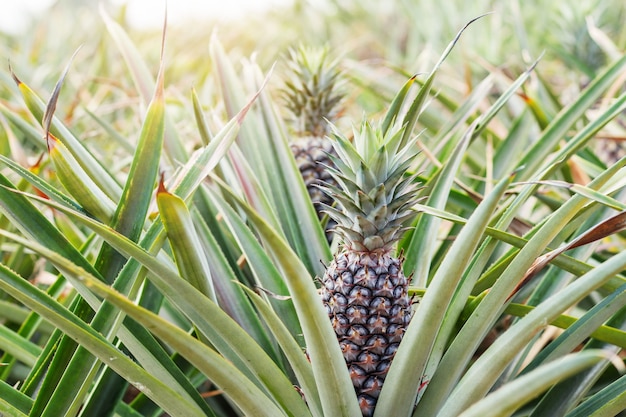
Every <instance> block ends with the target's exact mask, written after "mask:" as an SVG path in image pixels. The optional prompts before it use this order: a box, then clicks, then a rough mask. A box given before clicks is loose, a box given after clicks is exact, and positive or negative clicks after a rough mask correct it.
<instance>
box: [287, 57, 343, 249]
mask: <svg viewBox="0 0 626 417" xmlns="http://www.w3.org/2000/svg"><path fill="white" fill-rule="evenodd" d="M288 70H289V78H288V80H287V81H286V82H285V88H284V90H283V94H284V95H283V98H284V101H285V103H286V108H287V110H288V111H289V113H290V115H291V117H290V125H291V127H292V130H293V134H294V135H293V139H292V141H291V143H290V147H291V151H292V152H293V154H294V157H295V159H296V163H297V165H298V169H299V170H300V173H301V174H302V178H303V179H304V183H305V185H306V187H307V190H308V192H309V195H310V196H311V201H313V203H314V204H315V208H316V211H317V213H318V216H319V217H320V219H322V218H323V213H322V211H321V210H320V205H319V204H320V203H324V204H327V205H330V204H332V199H331V197H330V196H327V195H325V194H324V193H322V192H321V191H320V190H319V188H317V185H319V184H320V183H321V182H328V183H332V184H336V183H335V181H334V179H333V178H332V177H331V176H330V174H329V173H328V171H327V170H326V167H327V166H332V165H333V162H332V161H331V159H330V158H329V157H328V155H329V154H332V153H333V152H334V151H333V147H332V145H331V143H330V141H329V140H328V139H327V138H326V135H327V134H328V132H329V122H333V121H334V120H336V119H337V117H338V116H339V114H340V104H341V102H342V100H343V98H344V93H343V91H342V84H343V80H342V76H341V71H340V70H339V68H338V62H337V61H331V60H330V59H329V57H328V50H327V49H314V48H305V47H300V48H299V49H297V50H291V51H290V53H289V61H288ZM333 226H334V224H333V222H332V221H331V222H329V223H328V224H327V228H326V229H327V236H328V238H329V240H331V235H330V231H329V230H330V229H331V228H332V227H333Z"/></svg>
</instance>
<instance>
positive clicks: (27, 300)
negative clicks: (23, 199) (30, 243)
mask: <svg viewBox="0 0 626 417" xmlns="http://www.w3.org/2000/svg"><path fill="white" fill-rule="evenodd" d="M0 233H2V234H4V235H5V236H7V234H6V232H4V231H0ZM11 238H12V239H14V240H17V241H20V240H22V239H21V238H19V237H17V236H11ZM22 243H25V244H27V242H22ZM34 246H35V247H38V246H39V245H38V244H35V245H34ZM41 249H42V250H41V251H42V252H44V251H47V249H44V248H43V247H42V248H41ZM54 256H58V255H54ZM68 265H71V263H69V262H68ZM74 269H75V270H76V271H82V272H80V274H83V275H84V277H88V279H89V280H91V281H98V280H97V279H96V278H95V277H93V276H92V275H90V274H88V273H86V272H85V271H84V270H81V269H80V268H76V267H75V266H74ZM81 278H83V276H82V275H81ZM98 282H99V281H98ZM102 285H104V284H102ZM0 289H2V290H3V291H6V292H7V293H9V294H10V295H11V296H13V297H14V298H16V299H17V300H18V301H20V302H21V303H23V304H25V305H26V306H28V307H29V308H31V309H32V310H33V311H36V312H37V313H38V314H40V315H41V316H42V317H44V318H45V319H46V320H48V321H50V322H51V323H52V324H54V325H55V326H56V327H58V328H59V329H61V330H62V331H63V332H64V333H66V334H68V335H70V336H71V337H72V338H73V339H75V340H77V341H78V342H79V343H80V344H81V346H83V347H85V348H87V349H89V351H90V352H92V353H93V354H94V355H96V356H97V357H98V358H99V359H100V360H101V361H102V362H104V363H106V364H107V365H108V366H110V367H111V368H113V369H115V371H116V372H118V373H119V374H120V375H122V376H123V377H124V378H126V379H127V380H128V381H132V383H133V384H134V385H135V386H136V387H138V388H139V389H140V390H142V391H144V392H145V393H146V394H147V395H149V396H150V398H152V399H153V401H155V402H157V403H159V404H160V405H161V406H162V407H163V409H164V410H166V411H167V412H168V413H170V414H171V415H172V416H174V415H178V416H181V417H182V416H189V417H191V416H198V417H200V416H203V413H201V412H200V410H199V408H198V407H197V405H195V404H193V403H191V402H189V401H188V400H187V399H185V398H183V397H181V396H180V395H179V394H178V393H176V392H174V391H173V390H172V389H171V388H169V387H168V385H167V384H165V383H163V382H162V381H161V380H159V379H157V378H155V377H153V376H151V375H150V374H149V373H147V372H146V371H145V370H144V369H143V368H141V367H140V366H139V365H137V364H135V363H134V362H133V361H132V360H131V359H129V358H128V357H126V356H125V355H124V354H123V353H122V352H120V351H119V350H118V349H116V348H115V347H114V346H113V345H111V344H110V343H109V342H108V341H107V340H106V339H105V338H104V337H103V336H102V335H101V334H99V333H98V332H96V331H95V330H93V329H92V328H91V327H90V326H89V325H88V324H86V323H84V322H83V321H81V320H80V319H78V318H77V317H76V316H75V315H74V314H73V313H72V312H70V311H68V310H67V309H65V308H64V307H62V306H61V305H59V304H58V303H57V302H56V301H54V300H53V299H52V298H50V297H48V296H47V295H46V294H45V293H43V292H41V291H40V290H38V289H37V288H35V287H33V286H32V285H31V284H30V283H28V282H27V281H25V280H24V279H22V277H19V276H17V275H15V274H14V273H12V272H11V271H10V270H8V269H6V268H5V267H4V265H2V264H0Z"/></svg>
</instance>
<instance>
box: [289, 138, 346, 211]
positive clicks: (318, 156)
mask: <svg viewBox="0 0 626 417" xmlns="http://www.w3.org/2000/svg"><path fill="white" fill-rule="evenodd" d="M290 148H291V152H292V153H293V155H294V158H295V159H296V164H297V166H298V169H299V170H300V174H301V175H302V179H303V180H304V185H305V186H306V188H307V191H308V193H309V196H310V198H311V201H312V202H313V204H315V205H316V207H315V209H316V211H317V213H318V217H319V218H320V219H321V218H322V217H323V216H324V213H322V211H321V209H320V203H322V204H327V205H332V204H333V200H332V198H331V197H330V196H328V195H326V194H325V193H323V192H322V191H321V190H320V188H319V187H318V185H320V184H323V183H330V184H336V182H335V180H334V179H333V178H332V176H331V175H330V173H329V172H328V170H327V169H326V168H327V167H329V166H333V165H334V164H333V161H332V160H331V159H330V158H329V156H328V155H331V154H334V153H335V151H334V149H333V147H332V144H331V143H330V141H329V140H328V139H326V138H323V137H315V136H308V137H304V138H300V139H298V140H295V141H294V142H292V143H291V144H290Z"/></svg>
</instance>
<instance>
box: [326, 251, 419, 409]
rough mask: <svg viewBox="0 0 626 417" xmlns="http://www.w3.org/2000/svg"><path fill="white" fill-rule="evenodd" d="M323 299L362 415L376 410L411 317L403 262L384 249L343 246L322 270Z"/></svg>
mask: <svg viewBox="0 0 626 417" xmlns="http://www.w3.org/2000/svg"><path fill="white" fill-rule="evenodd" d="M322 283H323V285H322V289H321V297H322V302H323V304H324V306H325V308H326V311H327V313H328V316H329V318H330V320H331V323H332V325H333V328H334V330H335V333H336V335H337V340H338V341H339V345H340V347H341V350H342V352H343V356H344V359H345V361H346V365H347V367H348V369H349V371H350V377H351V379H352V383H353V385H354V389H355V391H356V394H357V398H358V400H359V406H360V407H361V412H362V414H363V416H364V417H370V416H372V415H373V414H374V408H375V406H376V402H377V400H378V396H379V394H380V390H381V388H382V384H383V382H384V380H385V377H386V375H387V372H388V370H389V366H390V365H391V361H392V360H393V357H394V355H395V353H396V351H397V349H398V345H399V344H400V341H401V340H402V337H403V335H404V332H405V330H406V327H407V326H408V324H409V321H410V320H411V301H410V299H409V296H408V279H407V278H406V277H405V276H404V273H403V272H402V260H401V259H399V258H395V257H393V256H391V255H390V252H389V251H387V250H376V251H371V252H369V251H368V252H357V251H352V250H349V249H347V250H346V249H345V248H344V250H343V251H342V252H341V253H339V254H338V255H337V256H335V258H334V259H333V261H332V262H331V264H330V265H329V267H328V268H327V270H326V273H325V275H324V278H323V281H322Z"/></svg>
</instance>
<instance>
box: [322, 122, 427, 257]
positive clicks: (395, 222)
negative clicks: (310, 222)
mask: <svg viewBox="0 0 626 417" xmlns="http://www.w3.org/2000/svg"><path fill="white" fill-rule="evenodd" d="M403 134H404V128H400V129H397V130H396V131H391V130H390V131H388V132H387V134H383V132H382V130H381V129H380V128H375V127H373V126H372V125H371V124H370V123H368V122H364V123H363V124H362V125H361V129H360V130H359V131H357V130H356V129H355V130H354V140H353V142H351V141H350V140H348V139H347V138H346V137H344V136H343V135H342V134H341V133H339V132H338V131H336V130H334V131H333V132H332V134H331V138H332V139H333V147H334V149H335V151H336V152H337V156H333V155H331V158H332V160H333V162H334V163H335V165H336V168H333V167H328V168H327V169H328V170H329V172H330V174H331V175H332V176H333V178H335V180H336V181H337V183H338V186H334V185H331V184H324V185H323V186H321V187H320V188H321V189H322V190H323V191H324V192H325V193H327V194H329V195H331V196H332V197H333V198H334V200H335V201H336V206H335V207H330V206H325V207H324V209H325V211H326V212H327V213H328V215H329V216H330V217H332V218H333V219H334V220H335V221H336V222H337V227H336V231H337V233H339V234H340V235H341V236H342V237H343V240H344V245H346V246H347V247H349V248H350V249H351V250H356V251H375V250H383V251H389V250H391V249H392V246H393V244H394V243H395V242H396V241H397V240H398V239H400V237H401V235H402V233H403V232H404V231H405V230H406V227H405V226H404V225H405V224H406V222H407V221H408V220H410V219H411V218H412V217H413V216H415V214H416V212H415V211H414V210H413V209H412V207H413V205H414V204H415V203H416V202H417V200H418V197H417V193H416V191H417V187H418V185H417V183H416V182H415V176H412V175H405V174H406V173H407V170H408V169H409V166H410V164H411V162H412V160H413V158H414V156H415V155H416V154H417V151H416V149H415V148H414V146H412V145H411V144H406V143H403Z"/></svg>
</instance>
